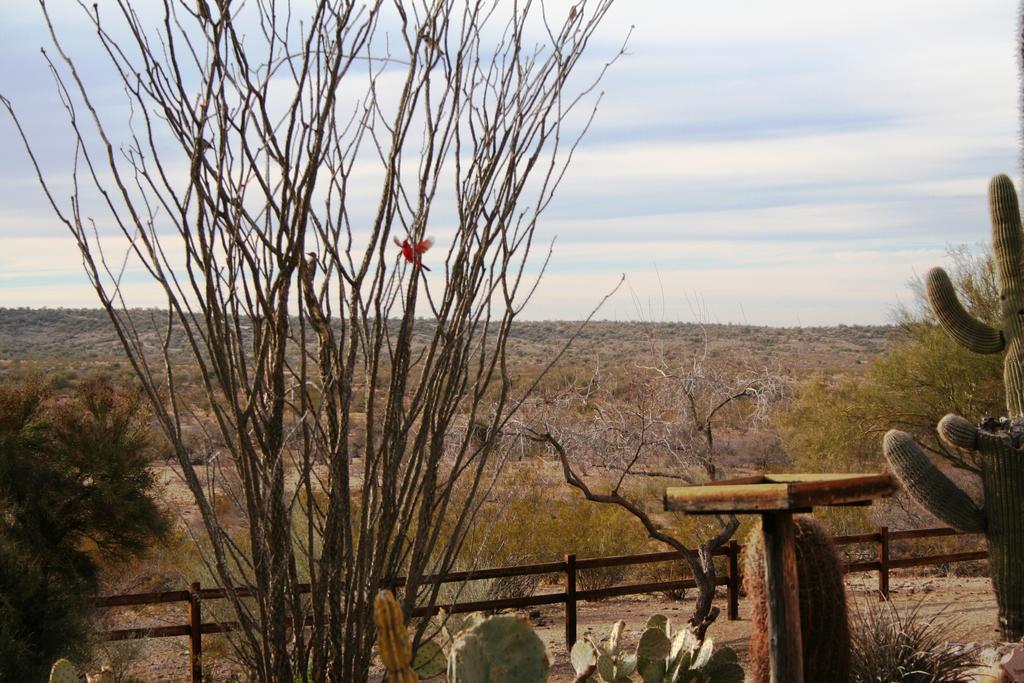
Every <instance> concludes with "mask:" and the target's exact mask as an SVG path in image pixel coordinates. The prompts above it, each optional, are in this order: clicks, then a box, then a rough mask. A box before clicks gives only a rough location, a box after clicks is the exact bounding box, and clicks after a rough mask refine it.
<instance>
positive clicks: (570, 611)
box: [565, 554, 576, 650]
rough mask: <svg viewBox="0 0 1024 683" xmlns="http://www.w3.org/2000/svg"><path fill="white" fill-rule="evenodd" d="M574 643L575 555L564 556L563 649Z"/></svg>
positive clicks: (567, 648) (569, 648) (568, 648)
mask: <svg viewBox="0 0 1024 683" xmlns="http://www.w3.org/2000/svg"><path fill="white" fill-rule="evenodd" d="M575 644H576V555H575V554H572V555H566V556H565V649H566V650H571V649H572V646H573V645H575Z"/></svg>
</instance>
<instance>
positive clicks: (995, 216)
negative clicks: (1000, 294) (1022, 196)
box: [988, 173, 1024, 301]
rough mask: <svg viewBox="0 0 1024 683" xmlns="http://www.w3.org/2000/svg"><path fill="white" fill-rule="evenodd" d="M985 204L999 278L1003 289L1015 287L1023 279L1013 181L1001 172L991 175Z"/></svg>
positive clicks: (1020, 237) (1018, 213) (1020, 236)
mask: <svg viewBox="0 0 1024 683" xmlns="http://www.w3.org/2000/svg"><path fill="white" fill-rule="evenodd" d="M988 205H989V213H990V214H991V217H992V247H993V249H994V251H995V253H996V267H997V268H998V269H999V280H1000V282H1001V283H1002V284H1003V287H1004V289H1006V288H1007V287H1019V286H1020V283H1021V282H1022V281H1024V266H1022V264H1021V253H1022V249H1024V245H1022V235H1021V224H1020V208H1019V207H1018V206H1017V193H1016V192H1015V191H1014V189H1013V181H1012V180H1010V178H1009V177H1007V176H1006V175H1005V174H1002V173H1001V174H999V175H997V176H995V177H994V178H992V181H991V182H990V183H989V185H988ZM1007 298H1010V297H1007ZM1005 300H1006V299H1004V301H1005Z"/></svg>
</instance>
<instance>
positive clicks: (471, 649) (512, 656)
mask: <svg viewBox="0 0 1024 683" xmlns="http://www.w3.org/2000/svg"><path fill="white" fill-rule="evenodd" d="M550 667H551V664H550V662H549V661H548V655H547V652H546V651H545V650H544V642H543V641H542V640H541V639H540V637H539V636H538V635H537V634H536V633H534V632H533V629H531V628H530V626H529V625H528V624H527V623H526V622H525V621H524V620H522V619H520V618H518V617H514V616H511V615H501V616H496V617H490V618H486V619H481V620H479V621H477V622H476V623H475V624H473V625H472V627H470V628H468V629H466V630H463V631H462V632H461V633H460V634H459V635H458V636H457V637H456V639H455V642H454V644H453V645H452V651H451V653H450V654H449V655H448V681H449V683H542V682H543V681H546V680H547V677H548V669H549V668H550Z"/></svg>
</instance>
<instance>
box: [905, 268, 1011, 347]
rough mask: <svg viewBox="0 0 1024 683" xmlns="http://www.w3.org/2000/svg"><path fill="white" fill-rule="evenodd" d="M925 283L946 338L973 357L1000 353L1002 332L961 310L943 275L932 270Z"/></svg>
mask: <svg viewBox="0 0 1024 683" xmlns="http://www.w3.org/2000/svg"><path fill="white" fill-rule="evenodd" d="M925 279H926V282H927V285H928V303H930V304H931V306H932V310H933V311H935V317H936V318H938V319H939V324H940V325H942V329H943V330H945V331H946V334H948V335H949V336H950V337H952V338H953V340H954V341H956V342H957V343H958V344H960V345H961V346H963V347H965V348H967V349H969V350H971V351H974V352H975V353H999V352H1000V351H1002V350H1003V347H1004V346H1005V342H1004V340H1003V334H1002V332H1000V331H999V330H996V329H994V328H992V327H989V326H988V325H986V324H985V323H983V322H981V321H980V320H978V319H976V318H975V317H974V316H972V315H971V314H970V313H968V312H967V311H966V309H964V307H963V304H961V303H960V300H959V299H958V298H957V296H956V291H955V290H954V289H953V283H952V282H951V281H950V279H949V276H948V275H946V271H944V270H943V269H942V268H932V269H931V270H929V271H928V275H927V277H926V278H925Z"/></svg>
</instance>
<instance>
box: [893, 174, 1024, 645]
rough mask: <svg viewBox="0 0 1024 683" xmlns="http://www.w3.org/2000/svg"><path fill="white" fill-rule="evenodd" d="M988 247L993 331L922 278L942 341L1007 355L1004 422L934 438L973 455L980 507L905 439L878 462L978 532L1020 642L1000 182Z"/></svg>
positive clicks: (1016, 389)
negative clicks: (995, 311)
mask: <svg viewBox="0 0 1024 683" xmlns="http://www.w3.org/2000/svg"><path fill="white" fill-rule="evenodd" d="M988 197H989V208H990V211H991V216H992V242H993V246H994V247H995V255H996V266H997V268H998V273H999V283H1000V297H999V298H1000V313H1001V315H1000V318H1001V320H1000V327H999V329H996V328H994V327H991V326H989V325H987V324H986V323H984V322H981V321H979V320H976V319H975V318H973V317H972V316H971V315H970V314H969V313H968V312H967V311H966V310H965V309H964V307H963V306H962V305H961V304H960V302H959V301H958V300H957V297H956V293H955V292H954V290H953V285H952V283H951V282H950V280H949V276H948V275H946V273H945V271H943V270H942V269H941V268H933V269H932V270H931V271H929V272H928V277H927V285H928V302H929V303H930V304H931V307H932V310H933V311H934V312H935V316H936V317H937V318H938V320H939V323H940V324H941V325H942V328H943V329H944V330H945V331H946V333H947V334H948V335H949V336H950V337H952V338H953V339H954V340H955V341H956V342H957V343H959V344H961V345H962V346H964V347H966V348H968V349H970V350H971V351H975V352H977V353H999V352H1001V351H1005V352H1006V357H1005V361H1004V364H1003V380H1004V383H1005V385H1006V408H1007V410H1008V411H1009V415H1008V418H1007V419H1002V420H993V419H991V418H988V419H986V420H984V421H983V422H982V424H981V425H980V427H976V426H974V425H973V424H971V423H970V422H969V421H968V420H966V419H964V418H962V417H960V416H958V415H946V416H945V417H944V418H942V420H941V421H940V422H939V425H938V433H939V437H940V438H941V439H942V440H943V441H945V442H946V443H948V444H949V445H951V446H953V447H956V448H960V449H964V450H969V451H976V452H977V453H978V454H979V455H980V458H979V460H980V467H981V479H982V488H983V490H984V494H985V503H984V507H983V508H982V507H979V506H978V505H977V504H976V503H975V502H974V500H972V499H971V497H970V496H968V495H967V494H966V493H965V492H964V491H963V490H961V489H960V488H959V487H958V486H957V485H956V484H955V483H954V482H952V481H951V480H950V479H949V478H948V477H946V475H945V474H943V473H942V472H940V471H939V469H938V468H937V467H935V465H934V464H932V462H931V461H930V460H929V459H928V457H927V456H926V455H925V453H924V452H923V451H922V450H921V449H920V448H919V447H918V446H917V444H916V443H914V441H913V439H912V438H911V437H910V435H909V434H906V433H905V432H900V431H897V430H891V431H890V432H889V433H888V434H886V435H885V438H884V440H883V449H884V451H885V457H886V459H887V460H888V461H889V464H890V465H891V466H892V469H893V470H894V471H895V473H896V476H897V477H899V479H900V481H901V482H903V485H904V486H905V487H906V489H907V490H908V491H910V493H911V494H912V495H913V496H914V498H915V499H917V501H918V502H919V503H920V504H921V505H923V506H924V507H925V508H927V509H928V510H929V511H931V512H932V514H934V515H935V516H936V517H938V518H939V519H941V520H943V521H945V522H946V523H948V524H950V525H952V526H954V527H956V528H958V529H961V530H963V531H984V532H985V536H986V538H987V540H988V548H989V570H990V572H991V575H992V584H993V587H994V588H995V592H996V600H997V602H998V603H999V627H1000V630H1001V631H1002V636H1003V639H1004V640H1018V639H1020V638H1021V636H1024V449H1022V446H1024V234H1022V231H1021V219H1020V209H1019V208H1018V206H1017V194H1016V192H1014V189H1013V183H1012V182H1011V181H1010V179H1009V178H1008V177H1006V176H1005V175H998V176H996V177H995V178H993V179H992V182H991V183H990V184H989V189H988Z"/></svg>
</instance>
